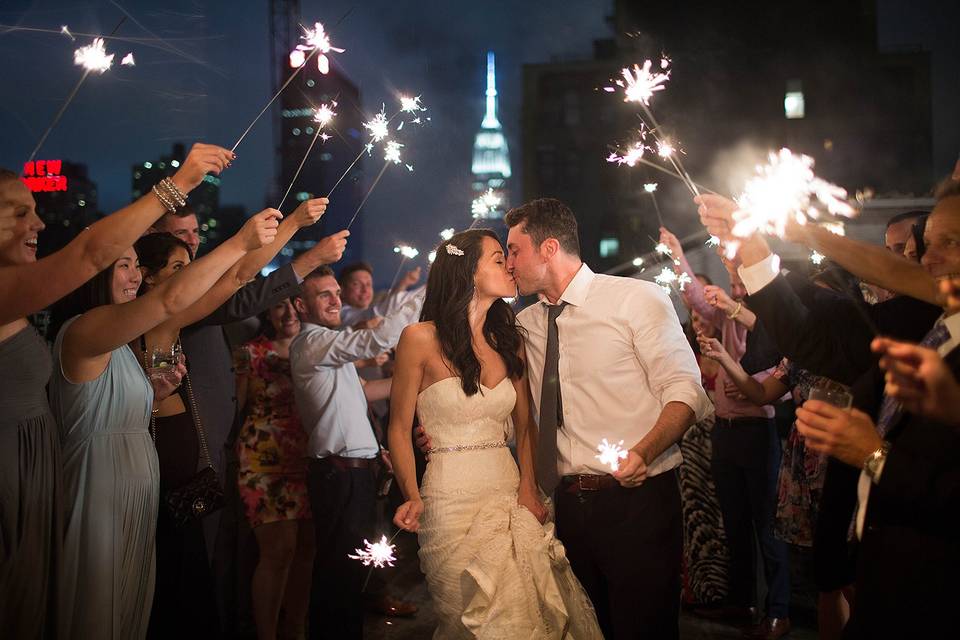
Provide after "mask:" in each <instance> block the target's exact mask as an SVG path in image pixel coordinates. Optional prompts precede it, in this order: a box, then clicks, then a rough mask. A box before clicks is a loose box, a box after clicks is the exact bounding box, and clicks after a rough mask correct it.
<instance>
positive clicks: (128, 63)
mask: <svg viewBox="0 0 960 640" xmlns="http://www.w3.org/2000/svg"><path fill="white" fill-rule="evenodd" d="M120 64H122V65H123V66H125V67H133V66H136V64H137V61H136V60H134V59H133V53H132V52H131V53H128V54H127V55H125V56H123V60H121V61H120Z"/></svg>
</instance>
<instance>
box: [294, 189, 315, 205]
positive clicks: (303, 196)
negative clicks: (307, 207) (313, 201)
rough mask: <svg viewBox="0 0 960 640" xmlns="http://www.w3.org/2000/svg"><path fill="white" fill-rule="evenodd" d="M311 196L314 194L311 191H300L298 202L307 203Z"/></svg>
mask: <svg viewBox="0 0 960 640" xmlns="http://www.w3.org/2000/svg"><path fill="white" fill-rule="evenodd" d="M311 195H313V194H311V193H310V192H309V191H300V192H299V193H297V201H299V202H306V201H307V200H309V199H310V196H311Z"/></svg>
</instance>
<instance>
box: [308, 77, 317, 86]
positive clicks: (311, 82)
mask: <svg viewBox="0 0 960 640" xmlns="http://www.w3.org/2000/svg"><path fill="white" fill-rule="evenodd" d="M315 84H317V82H316V80H314V79H313V78H310V79H309V80H307V86H308V87H312V86H314V85H315Z"/></svg>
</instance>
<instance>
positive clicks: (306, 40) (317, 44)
mask: <svg viewBox="0 0 960 640" xmlns="http://www.w3.org/2000/svg"><path fill="white" fill-rule="evenodd" d="M302 28H303V35H302V36H300V39H301V40H303V44H298V45H297V48H296V49H295V51H300V52H310V53H311V54H313V53H316V54H318V56H317V68H318V69H320V73H323V74H326V73H329V71H330V59H329V58H328V57H327V56H326V54H328V53H330V52H331V51H333V52H335V53H343V52H344V51H346V49H341V48H340V47H335V46H333V45H332V44H330V36H329V35H327V32H326V31H325V30H324V28H323V25H322V24H320V23H319V22H317V23H315V24H314V25H313V29H308V28H306V27H302ZM306 62H307V58H306V57H305V58H304V60H303V62H302V63H301V64H300V65H298V66H303V65H304V64H306Z"/></svg>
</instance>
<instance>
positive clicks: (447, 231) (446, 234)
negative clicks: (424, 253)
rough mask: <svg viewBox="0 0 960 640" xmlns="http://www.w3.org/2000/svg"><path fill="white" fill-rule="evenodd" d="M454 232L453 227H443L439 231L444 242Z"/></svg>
mask: <svg viewBox="0 0 960 640" xmlns="http://www.w3.org/2000/svg"><path fill="white" fill-rule="evenodd" d="M456 232H457V230H456V229H454V228H453V227H450V228H449V229H444V230H443V231H441V232H440V239H441V240H443V241H444V242H446V241H447V240H449V239H450V238H452V237H453V234H455V233H456Z"/></svg>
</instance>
